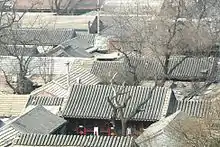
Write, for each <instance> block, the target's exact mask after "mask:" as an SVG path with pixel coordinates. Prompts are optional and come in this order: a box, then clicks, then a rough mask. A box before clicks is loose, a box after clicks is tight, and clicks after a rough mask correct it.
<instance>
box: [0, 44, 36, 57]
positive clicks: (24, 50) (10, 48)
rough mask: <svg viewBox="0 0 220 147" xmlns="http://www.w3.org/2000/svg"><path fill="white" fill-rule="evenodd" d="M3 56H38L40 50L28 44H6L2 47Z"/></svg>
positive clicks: (0, 51)
mask: <svg viewBox="0 0 220 147" xmlns="http://www.w3.org/2000/svg"><path fill="white" fill-rule="evenodd" d="M0 55H1V56H14V55H19V56H32V57H34V56H38V55H39V52H38V50H37V47H36V46H26V45H24V46H23V45H6V46H2V47H1V48H0Z"/></svg>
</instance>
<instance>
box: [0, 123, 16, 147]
mask: <svg viewBox="0 0 220 147" xmlns="http://www.w3.org/2000/svg"><path fill="white" fill-rule="evenodd" d="M19 133H20V132H19V131H18V130H16V129H15V128H13V127H11V126H8V127H2V128H1V130H0V146H2V147H6V146H10V145H11V144H12V142H13V140H14V139H15V137H16V136H17V135H19Z"/></svg>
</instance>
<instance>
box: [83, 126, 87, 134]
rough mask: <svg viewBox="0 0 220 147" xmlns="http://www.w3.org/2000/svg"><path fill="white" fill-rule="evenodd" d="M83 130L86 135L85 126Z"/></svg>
mask: <svg viewBox="0 0 220 147" xmlns="http://www.w3.org/2000/svg"><path fill="white" fill-rule="evenodd" d="M83 132H84V135H86V128H85V127H84V131H83Z"/></svg>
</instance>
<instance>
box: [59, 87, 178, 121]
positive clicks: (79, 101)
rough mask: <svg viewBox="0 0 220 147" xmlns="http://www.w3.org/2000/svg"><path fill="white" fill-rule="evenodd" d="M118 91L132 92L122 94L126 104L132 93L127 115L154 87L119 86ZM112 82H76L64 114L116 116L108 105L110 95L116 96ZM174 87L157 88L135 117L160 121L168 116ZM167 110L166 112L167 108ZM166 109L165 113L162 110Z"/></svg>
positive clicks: (98, 116)
mask: <svg viewBox="0 0 220 147" xmlns="http://www.w3.org/2000/svg"><path fill="white" fill-rule="evenodd" d="M115 88H116V90H119V89H120V90H122V88H124V90H123V91H125V92H128V93H126V94H124V95H121V96H120V98H119V99H120V102H121V103H123V102H124V101H125V99H126V98H127V96H129V95H131V97H132V98H131V99H130V100H129V102H128V104H127V107H126V108H125V111H124V112H125V116H128V115H129V114H130V113H131V111H132V110H133V109H135V108H136V106H137V105H138V104H139V103H141V102H143V101H144V100H145V99H146V98H147V97H148V94H149V92H150V90H151V88H146V87H135V86H125V87H122V86H116V87H115ZM112 94H113V91H112V88H111V87H110V85H73V87H72V89H71V93H70V97H69V99H68V101H67V103H66V105H65V106H64V111H63V116H64V117H67V118H68V117H70V118H92V119H109V118H110V117H111V116H112V114H113V113H112V108H111V106H110V105H109V104H108V101H107V97H108V96H112ZM174 100H175V97H173V95H172V92H171V90H170V89H167V88H164V87H158V88H156V89H155V90H154V91H153V94H152V98H151V99H150V100H149V101H148V102H147V103H146V104H145V105H144V106H143V109H144V110H145V111H142V112H140V113H138V114H136V115H135V116H134V117H133V118H132V120H142V121H146V120H158V119H160V118H161V117H162V115H167V113H168V112H167V111H168V109H164V108H168V107H169V106H170V102H171V101H174ZM164 110H165V111H164ZM162 111H163V112H162Z"/></svg>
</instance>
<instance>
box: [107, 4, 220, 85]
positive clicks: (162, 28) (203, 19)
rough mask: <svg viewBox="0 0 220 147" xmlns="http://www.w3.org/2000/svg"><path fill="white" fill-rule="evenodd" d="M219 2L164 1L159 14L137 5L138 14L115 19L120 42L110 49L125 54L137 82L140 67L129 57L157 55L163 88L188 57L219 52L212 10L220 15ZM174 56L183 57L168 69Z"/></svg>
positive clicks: (136, 12) (217, 35) (120, 14)
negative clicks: (161, 71) (161, 70)
mask: <svg viewBox="0 0 220 147" xmlns="http://www.w3.org/2000/svg"><path fill="white" fill-rule="evenodd" d="M219 3H220V2H219V1H216V0H212V1H209V0H200V1H193V2H187V1H184V0H177V1H175V2H174V1H171V2H167V1H165V2H164V3H163V6H162V8H161V11H160V13H159V14H158V13H156V12H154V11H153V9H152V8H151V7H150V5H147V6H145V7H142V9H145V10H140V9H141V7H140V6H139V4H137V11H134V10H135V9H133V10H132V13H131V12H129V11H126V12H120V13H118V14H115V15H114V16H113V17H112V18H113V20H114V23H115V24H114V25H117V27H116V30H114V31H115V32H117V34H115V35H116V38H117V43H115V42H116V41H113V42H111V46H112V47H113V49H115V50H117V51H119V52H121V53H122V54H124V56H125V58H126V60H127V64H128V67H129V69H128V72H130V73H131V74H133V75H134V80H137V79H138V78H137V70H136V69H137V65H135V64H132V62H131V59H130V56H129V54H131V53H132V54H135V56H136V57H142V56H154V57H155V58H156V60H158V62H159V63H160V64H161V66H162V68H163V76H162V79H161V82H160V83H159V82H158V84H159V86H163V85H164V82H165V81H166V80H169V79H170V78H171V75H172V72H173V71H174V70H175V69H176V68H177V67H178V66H179V65H180V64H181V63H182V62H184V61H185V60H186V59H187V58H188V57H192V56H210V55H211V53H213V52H217V50H216V48H215V47H214V46H215V44H216V43H218V41H219V27H220V26H219V18H218V15H213V12H212V11H214V10H215V13H219V11H218V10H219V6H220V4H219ZM201 8H203V9H202V10H201ZM129 10H130V9H129ZM216 11H217V12H216ZM140 12H141V13H140ZM115 16H117V17H115ZM173 55H184V57H183V58H182V59H181V60H180V61H179V62H177V63H176V65H174V66H172V67H169V65H170V61H171V60H170V58H171V57H172V56H173ZM138 82H139V81H137V82H136V83H138Z"/></svg>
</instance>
